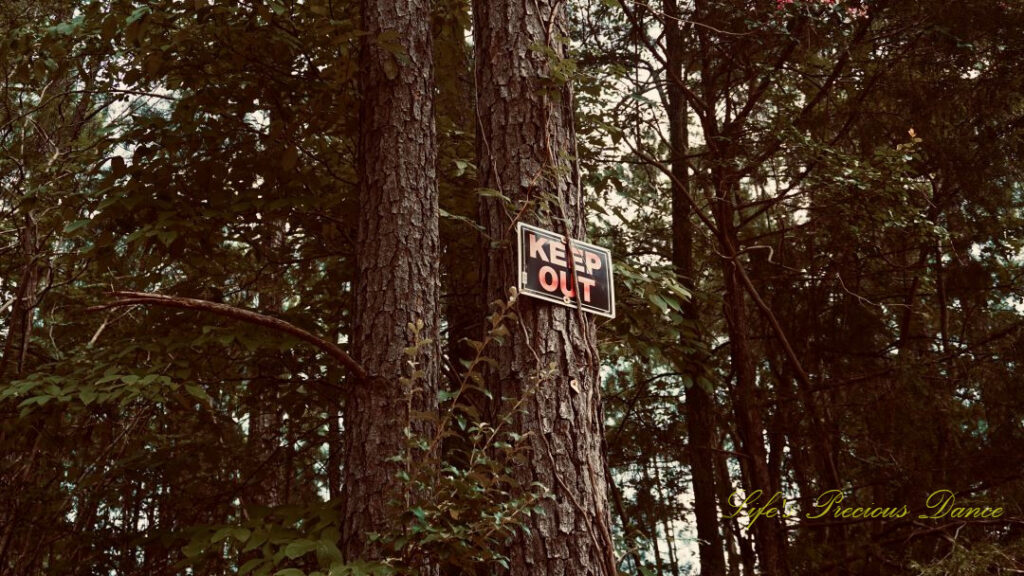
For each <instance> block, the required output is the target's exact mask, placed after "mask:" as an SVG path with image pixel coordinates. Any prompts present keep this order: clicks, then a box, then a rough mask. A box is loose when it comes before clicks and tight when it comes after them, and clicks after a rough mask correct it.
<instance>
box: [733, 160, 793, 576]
mask: <svg viewBox="0 0 1024 576" xmlns="http://www.w3.org/2000/svg"><path fill="white" fill-rule="evenodd" d="M720 178H722V180H721V181H720V182H722V184H721V185H720V187H719V189H718V192H719V195H718V207H717V209H716V211H715V213H716V220H717V224H718V228H719V230H720V231H721V234H722V236H723V238H722V241H723V248H725V250H724V252H725V254H730V255H734V254H736V253H737V245H738V241H737V240H738V238H737V234H736V230H735V227H734V226H733V216H734V215H733V207H732V204H733V195H732V194H731V193H730V192H731V190H732V187H731V186H730V185H729V184H727V182H728V177H727V176H720ZM739 265H740V264H739V263H738V262H735V261H733V260H732V259H730V258H726V259H723V261H722V274H723V276H724V278H725V302H724V305H725V314H726V318H727V320H728V322H727V324H728V333H729V345H730V349H731V354H732V368H733V370H734V371H735V373H736V387H735V389H734V394H733V412H734V414H735V417H736V431H737V433H738V435H739V438H740V446H741V447H742V451H743V453H744V454H745V455H746V458H744V459H743V460H742V461H741V464H742V465H744V466H745V467H746V468H747V479H748V481H749V483H748V486H747V493H748V494H752V493H755V492H756V491H758V490H760V491H761V499H762V501H767V499H769V498H771V497H772V495H773V493H774V487H775V486H776V483H775V482H773V481H772V476H771V471H770V469H769V467H768V451H767V449H766V448H765V443H764V424H763V420H762V418H761V414H762V411H763V410H764V408H765V406H764V405H763V402H762V401H761V399H760V394H759V390H758V386H757V373H756V365H755V363H754V352H753V349H752V347H751V343H750V334H751V326H750V320H749V317H748V314H747V305H746V297H745V292H744V287H743V284H742V280H741V279H740V277H739V276H740V272H739V270H738V269H737V267H738V266H739ZM751 531H752V532H753V534H754V541H755V543H756V546H757V556H758V560H759V564H760V573H761V574H763V575H764V576H784V575H785V574H787V573H788V568H787V567H786V560H785V547H786V542H785V532H784V531H783V530H782V526H781V525H780V523H779V520H778V519H777V518H761V519H759V521H758V522H757V523H755V524H754V526H753V528H752V530H751Z"/></svg>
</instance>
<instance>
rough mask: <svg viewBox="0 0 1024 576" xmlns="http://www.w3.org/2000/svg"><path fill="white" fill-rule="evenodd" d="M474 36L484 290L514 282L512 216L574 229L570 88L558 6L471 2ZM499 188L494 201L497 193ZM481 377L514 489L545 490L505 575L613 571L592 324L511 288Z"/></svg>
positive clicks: (545, 1)
mask: <svg viewBox="0 0 1024 576" xmlns="http://www.w3.org/2000/svg"><path fill="white" fill-rule="evenodd" d="M473 17H474V20H475V29H474V38H475V42H474V47H475V50H476V66H477V78H476V79H477V91H478V94H477V97H478V100H477V109H478V113H479V116H480V118H479V122H480V123H479V126H478V134H477V141H478V145H477V156H478V159H479V161H478V167H479V175H480V183H481V185H482V186H483V187H484V188H488V189H493V190H497V191H499V192H500V193H501V194H502V195H503V196H504V198H499V197H493V196H490V197H486V198H484V202H483V203H482V207H481V217H482V221H483V224H484V228H485V231H486V234H487V235H488V237H489V238H490V240H491V243H490V245H489V247H488V250H487V258H486V268H485V272H484V286H485V290H486V292H485V294H486V297H487V298H488V299H490V300H494V299H499V298H500V299H505V298H506V297H507V294H508V290H509V288H510V287H512V286H515V285H516V282H515V278H516V259H515V242H514V241H513V240H514V238H515V236H514V234H513V233H512V232H513V231H514V229H515V224H516V222H517V221H519V220H522V221H526V222H527V223H530V224H537V225H540V226H542V227H546V228H548V229H554V230H555V231H556V232H559V233H562V234H566V235H568V236H570V237H571V238H575V239H582V238H584V237H585V233H586V226H585V221H584V217H583V201H582V200H583V198H582V191H581V188H580V184H579V171H578V166H577V164H576V158H575V156H576V150H575V132H574V128H573V112H572V107H573V103H572V92H571V89H570V87H569V86H568V85H567V84H566V83H564V82H563V81H561V80H560V79H559V77H558V74H557V71H558V66H559V63H560V62H561V59H562V58H564V57H565V56H566V53H567V47H566V46H565V44H564V42H563V41H562V40H560V38H564V37H565V36H567V35H568V32H567V29H568V26H567V22H566V16H565V12H564V5H563V4H561V3H559V2H555V1H552V0H537V1H534V0H475V1H474V3H473ZM506 199H507V200H506ZM516 314H517V318H516V319H515V320H514V321H513V323H514V325H512V326H509V330H510V335H509V337H508V338H507V340H506V342H505V344H504V345H503V346H501V347H500V348H499V349H497V350H496V351H495V354H494V356H495V359H496V360H497V367H496V368H495V369H494V370H493V372H492V373H491V374H489V381H488V386H489V387H490V389H491V391H492V392H493V393H494V398H495V399H497V401H498V406H497V407H496V410H498V411H502V412H504V411H507V410H508V409H509V406H510V404H512V403H513V402H516V401H517V400H519V399H524V404H523V409H522V410H519V411H517V412H516V413H515V414H512V415H511V416H512V418H513V426H514V428H515V429H516V431H517V432H519V433H522V434H528V436H527V438H528V441H529V444H530V450H529V452H528V453H527V461H526V462H525V464H524V465H521V466H519V467H518V468H517V469H516V474H517V478H516V480H517V481H518V483H519V485H520V486H528V485H529V484H530V483H532V482H539V483H541V484H543V485H544V486H546V487H548V488H549V489H550V490H551V491H552V492H553V495H554V499H553V500H548V501H545V502H544V504H543V505H544V508H545V512H546V513H545V514H543V515H541V514H534V515H531V516H529V517H527V518H526V519H525V520H524V522H525V525H526V527H527V528H528V529H529V531H528V532H527V531H521V532H519V533H518V536H517V537H516V538H515V540H514V542H513V543H512V544H511V547H510V550H509V551H508V554H509V557H510V560H511V561H510V569H509V572H510V573H511V574H514V575H530V576H544V575H547V574H559V575H566V576H575V575H581V576H582V575H593V574H600V575H608V574H614V573H615V572H616V568H615V558H614V550H613V544H612V539H611V531H610V529H609V526H610V524H611V521H610V516H609V513H608V506H607V495H606V484H605V470H604V467H605V462H604V458H603V454H602V450H601V445H602V444H601V438H602V434H603V412H602V409H601V392H600V381H599V369H600V364H599V361H598V355H597V346H596V330H595V325H594V321H593V318H592V317H589V316H586V315H585V314H583V313H582V312H581V311H579V310H574V309H571V308H567V307H563V306H556V305H552V304H548V303H544V302H540V301H538V300H531V299H529V298H522V299H520V300H519V301H518V303H517V305H516Z"/></svg>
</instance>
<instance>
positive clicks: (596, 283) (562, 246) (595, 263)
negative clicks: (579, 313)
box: [517, 222, 615, 318]
mask: <svg viewBox="0 0 1024 576" xmlns="http://www.w3.org/2000/svg"><path fill="white" fill-rule="evenodd" d="M517 230H518V234H519V286H518V288H519V293H520V294H525V295H527V296H532V297H534V298H539V299H541V300H547V301H548V302H553V303H555V304H561V305H563V306H569V307H570V308H576V307H577V306H579V307H580V308H581V309H582V310H583V311H584V312H590V313H591V314H597V315H599V316H607V317H609V318H614V317H615V286H614V284H613V283H612V255H611V252H609V251H608V250H606V249H604V248H601V247H600V246H595V245H593V244H588V243H587V242H580V241H579V240H572V241H570V242H567V241H566V237H565V236H562V235H561V234H556V233H554V232H549V231H548V230H544V229H542V228H537V227H535V226H530V225H529V224H523V223H522V222H520V223H519V224H518V229H517Z"/></svg>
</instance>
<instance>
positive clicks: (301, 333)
mask: <svg viewBox="0 0 1024 576" xmlns="http://www.w3.org/2000/svg"><path fill="white" fill-rule="evenodd" d="M110 295H111V296H114V297H115V298H118V300H115V301H114V302H111V303H109V304H103V305H101V306H93V307H91V308H87V309H86V311H87V312H98V311H100V310H108V309H110V308H119V307H122V306H136V305H142V306H165V307H168V308H181V309H183V310H198V311H201V312H210V313H213V314H218V315H220V316H225V317H227V318H231V319H233V320H239V321H242V322H248V323H249V324H256V325H257V326H263V327H265V328H270V329H272V330H276V331H278V332H283V333H285V334H289V335H291V336H294V337H296V338H298V339H299V340H302V341H304V342H307V343H309V344H312V345H313V346H316V347H317V348H319V349H320V350H322V351H324V352H326V353H327V355H328V356H330V357H331V358H333V359H335V360H337V361H338V363H339V364H341V365H342V366H345V367H346V368H348V369H349V370H350V371H351V372H352V374H354V375H355V376H356V378H359V379H360V380H365V379H367V378H368V377H369V373H367V371H366V369H365V368H363V366H362V364H360V363H359V362H357V361H356V360H355V359H354V358H352V357H351V356H349V355H348V353H346V352H345V351H344V350H342V349H341V347H340V346H338V345H337V344H335V343H333V342H329V341H327V340H324V339H323V338H320V337H319V336H316V335H315V334H312V333H310V332H307V331H305V330H303V329H302V328H299V327H298V326H295V325H294V324H290V323H288V322H285V321H284V320H281V319H278V318H274V317H273V316H267V315H264V314H260V313H259V312H253V311H252V310H246V309H244V308H237V307H235V306H230V305H228V304H221V303H218V302H210V301H208V300H199V299H196V298H184V297H181V296H168V295H166V294H153V293H150V292H123V291H117V292H111V293H110Z"/></svg>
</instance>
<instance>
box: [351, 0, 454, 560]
mask: <svg viewBox="0 0 1024 576" xmlns="http://www.w3.org/2000/svg"><path fill="white" fill-rule="evenodd" d="M430 14H431V4H430V3H429V2H428V1H427V0H397V1H390V0H388V1H386V0H364V1H363V3H362V15H363V29H364V30H366V31H368V32H369V34H368V35H367V36H366V37H364V40H363V47H362V55H361V59H362V92H363V101H362V107H361V110H360V143H359V149H360V162H359V166H360V168H359V169H360V181H361V182H360V189H359V203H360V223H359V244H358V246H357V249H356V259H357V263H358V273H359V276H358V284H357V288H356V318H355V320H356V322H355V326H356V331H355V337H354V339H353V344H354V349H355V353H356V357H357V358H358V359H359V361H360V362H361V363H362V365H363V367H364V368H365V369H366V371H367V372H368V373H369V374H370V377H368V378H365V379H362V380H360V381H355V382H353V386H352V387H351V391H350V393H349V396H348V398H347V399H346V403H345V432H346V441H345V466H344V486H343V491H344V497H343V504H342V511H343V518H344V519H345V522H344V527H343V532H342V550H343V552H344V554H345V556H346V557H347V558H348V559H349V560H355V559H363V560H378V559H381V558H383V556H384V555H385V553H386V552H385V551H384V550H383V549H382V547H381V545H380V544H379V543H377V542H372V543H371V542H370V541H369V538H368V536H367V535H368V534H369V533H371V532H379V533H387V532H388V531H393V530H394V529H395V526H394V516H393V514H392V513H391V511H390V510H389V504H388V503H389V501H392V500H397V501H400V502H405V503H406V504H411V503H410V502H409V499H410V498H411V497H412V495H411V494H410V492H409V491H408V490H406V489H407V488H408V487H407V486H404V485H402V484H401V483H400V481H399V480H398V479H397V472H398V471H399V470H401V469H403V468H405V467H406V464H403V463H401V462H394V461H389V460H390V459H392V458H393V457H395V456H398V455H404V456H406V457H407V458H410V457H412V455H410V454H408V453H407V450H409V449H411V448H409V447H408V446H407V444H406V438H405V430H406V429H411V431H412V432H413V434H417V435H424V436H425V435H431V434H432V433H433V429H432V426H430V425H429V424H428V423H427V422H426V421H425V420H423V419H422V418H419V417H416V416H415V414H417V413H423V412H432V411H436V407H437V373H438V362H439V356H440V354H439V352H438V325H439V312H438V309H439V302H438V299H439V280H438V260H439V254H438V244H439V241H438V231H437V218H438V206H437V178H436V157H437V140H436V134H435V127H434V65H433V47H432V40H431V34H430ZM382 34H384V35H388V34H391V35H393V38H392V39H386V40H385V41H386V42H387V44H394V43H397V44H398V45H400V46H401V48H402V51H403V52H404V53H403V54H394V53H393V51H392V50H390V49H389V46H387V45H383V44H379V43H378V38H379V37H380V36H381V35H382ZM409 325H412V327H413V328H415V327H416V326H417V325H418V326H421V328H419V338H420V342H421V344H422V346H421V348H420V349H419V350H417V351H416V352H415V353H414V354H413V355H411V356H410V355H409V354H407V353H406V352H405V349H406V348H407V347H410V346H413V345H414V343H415V338H414V335H413V333H414V330H410V327H409ZM411 362H415V371H416V374H414V369H413V365H412V363H411ZM423 456H424V455H422V454H417V455H416V457H417V458H420V459H422V458H423ZM429 460H430V459H428V461H429ZM427 571H428V572H429V569H428V570H427Z"/></svg>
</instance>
